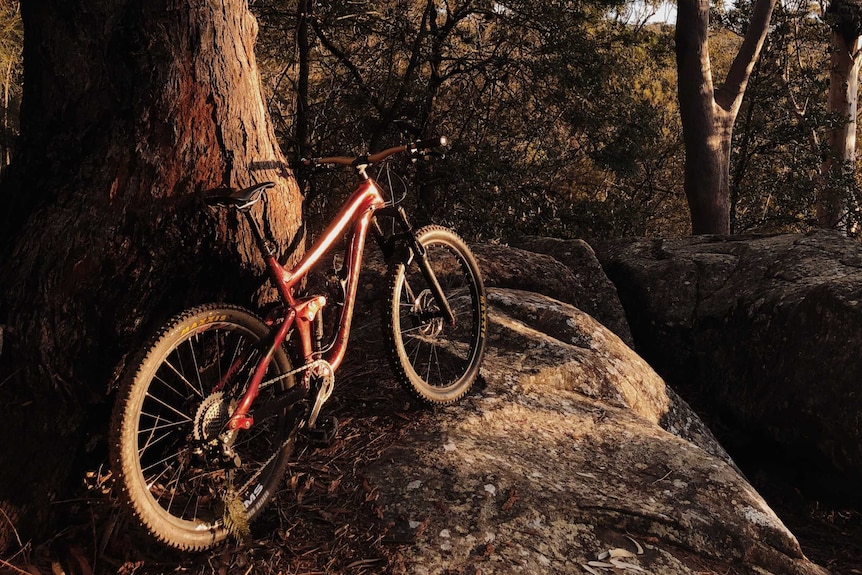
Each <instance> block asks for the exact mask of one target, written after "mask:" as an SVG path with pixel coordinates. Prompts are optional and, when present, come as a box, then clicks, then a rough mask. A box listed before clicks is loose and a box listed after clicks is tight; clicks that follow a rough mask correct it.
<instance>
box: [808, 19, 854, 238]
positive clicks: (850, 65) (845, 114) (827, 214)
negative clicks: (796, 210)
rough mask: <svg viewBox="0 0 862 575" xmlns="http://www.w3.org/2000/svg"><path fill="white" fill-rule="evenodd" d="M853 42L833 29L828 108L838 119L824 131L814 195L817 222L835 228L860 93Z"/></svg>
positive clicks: (844, 201)
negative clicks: (825, 147)
mask: <svg viewBox="0 0 862 575" xmlns="http://www.w3.org/2000/svg"><path fill="white" fill-rule="evenodd" d="M852 44H853V45H852V46H851V45H848V44H847V41H846V40H845V39H844V37H843V36H842V35H841V33H839V32H838V31H833V32H832V50H831V70H830V75H829V98H828V100H827V102H826V110H827V112H829V113H831V114H834V115H836V116H838V117H839V118H840V119H841V120H840V123H839V124H838V125H837V126H836V127H835V128H833V129H831V130H830V131H829V132H828V134H827V141H828V143H829V152H830V153H829V155H828V156H827V157H826V158H825V159H824V160H823V164H822V166H821V169H820V173H821V174H822V177H823V180H824V182H823V185H822V187H821V190H820V194H819V195H818V197H817V225H818V226H820V227H823V228H836V227H838V226H839V225H840V224H841V223H842V221H843V222H845V223H847V222H846V216H847V208H848V200H849V199H850V198H849V194H848V193H847V184H846V182H848V180H850V179H851V178H852V177H853V176H852V174H853V171H854V166H855V164H856V101H857V98H858V93H859V65H860V63H862V58H860V55H859V53H858V51H859V49H860V39H859V38H858V37H857V38H856V39H855V40H854V41H853V42H852Z"/></svg>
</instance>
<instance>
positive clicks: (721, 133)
mask: <svg viewBox="0 0 862 575" xmlns="http://www.w3.org/2000/svg"><path fill="white" fill-rule="evenodd" d="M775 1H776V0H756V1H755V3H754V9H753V12H752V16H751V20H750V22H749V25H748V29H747V32H746V35H745V38H744V39H743V42H742V46H741V47H740V49H739V52H737V54H736V57H735V58H734V60H733V63H732V64H731V67H730V70H729V71H728V73H727V77H726V78H725V80H724V83H723V84H721V85H720V86H718V87H717V88H714V86H713V77H712V68H711V65H710V60H709V4H710V3H709V0H680V1H679V2H678V3H677V24H676V64H677V74H678V80H677V84H678V90H679V108H680V118H681V120H682V133H683V141H684V143H685V176H684V178H685V180H684V184H683V185H684V187H685V195H686V198H687V199H688V206H689V210H690V212H691V227H692V233H693V234H729V233H730V231H731V230H730V176H729V173H730V145H731V138H732V136H733V124H734V122H736V116H737V114H738V113H739V108H740V106H741V105H742V98H743V96H744V95H745V88H746V86H747V84H748V78H749V76H750V75H751V70H752V69H753V67H754V64H755V62H756V61H757V58H758V57H759V55H760V49H761V47H762V46H763V42H764V40H765V39H766V33H767V30H768V27H769V19H770V17H771V16H772V9H773V8H774V7H775Z"/></svg>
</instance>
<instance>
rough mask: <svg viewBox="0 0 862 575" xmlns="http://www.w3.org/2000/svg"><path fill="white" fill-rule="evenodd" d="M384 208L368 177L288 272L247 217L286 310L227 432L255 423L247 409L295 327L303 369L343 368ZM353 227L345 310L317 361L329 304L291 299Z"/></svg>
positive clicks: (321, 299) (317, 298)
mask: <svg viewBox="0 0 862 575" xmlns="http://www.w3.org/2000/svg"><path fill="white" fill-rule="evenodd" d="M384 205H385V200H384V199H383V196H382V194H381V192H380V190H379V188H378V187H377V185H376V184H375V183H374V181H373V180H371V179H366V180H365V181H364V182H363V183H362V184H361V185H360V186H359V187H358V188H357V189H356V190H355V191H354V192H353V194H351V196H350V198H349V199H348V200H347V202H346V203H345V205H344V206H343V207H342V208H341V211H340V212H339V213H338V215H337V216H336V218H335V220H334V221H333V223H332V224H331V225H330V226H329V228H328V229H327V230H326V232H325V233H324V235H323V236H322V237H321V238H320V239H318V240H317V242H315V244H314V246H313V247H312V248H311V249H310V250H309V251H308V252H306V254H305V256H304V257H303V258H302V260H301V261H300V262H299V263H298V264H297V265H296V266H295V267H293V268H292V269H290V270H288V269H287V268H285V267H284V266H282V265H281V264H279V263H278V260H277V259H276V257H275V251H274V250H273V249H269V248H267V247H266V246H267V243H266V242H265V240H264V239H263V236H262V235H261V233H260V230H259V229H258V227H257V225H256V224H255V223H254V221H253V220H252V218H251V216H248V220H249V221H250V222H251V224H252V230H253V231H254V234H255V235H256V236H257V239H258V244H259V245H260V246H261V248H262V251H263V253H264V254H265V255H264V257H265V260H266V265H267V268H268V270H269V275H270V277H271V278H272V281H273V283H274V284H275V287H276V289H277V290H278V292H279V294H280V295H281V299H282V301H283V302H285V303H286V304H287V311H286V314H285V315H284V318H283V319H282V321H281V323H280V325H279V326H278V329H277V331H275V334H274V338H273V341H272V342H271V345H270V347H269V350H268V351H267V353H266V354H265V355H264V356H263V357H262V358H261V360H260V361H259V362H258V365H257V367H256V369H255V372H254V375H253V377H252V380H251V383H250V384H249V387H248V389H247V390H246V392H245V394H244V395H243V397H242V399H241V400H240V401H239V404H238V406H237V409H236V411H235V412H234V414H233V416H231V419H230V421H229V422H228V428H229V429H232V430H235V429H249V428H250V427H251V426H252V424H253V423H254V422H253V419H252V417H251V416H250V415H249V414H248V412H249V409H251V405H252V403H253V402H254V400H255V398H256V397H257V394H258V391H259V389H260V385H261V383H262V382H263V378H264V375H265V374H266V371H267V369H268V367H269V363H270V361H271V360H272V357H273V356H274V355H275V352H276V350H277V349H278V348H279V346H280V345H282V344H283V343H284V341H285V338H286V337H287V335H288V334H289V333H290V331H291V329H292V328H296V331H297V334H298V335H299V346H298V347H299V352H300V353H301V354H302V356H303V360H304V361H305V365H308V364H310V363H311V362H313V361H315V360H316V359H323V360H325V361H326V362H327V364H328V367H327V368H326V369H332V370H333V371H334V370H336V369H338V366H339V365H341V362H342V360H343V359H344V354H345V352H346V351H347V339H348V337H349V335H350V325H351V321H352V318H353V306H354V303H355V300H356V288H357V285H358V282H359V270H360V267H361V265H362V255H363V253H364V249H365V240H366V238H367V235H368V226H369V224H370V223H371V219H372V217H373V216H374V212H375V210H377V209H378V208H382V207H383V206H384ZM351 224H352V225H353V230H352V233H351V240H350V244H349V247H348V249H347V253H346V257H345V262H344V265H345V268H346V270H347V276H346V287H345V294H344V306H343V308H342V310H341V319H340V321H339V325H338V331H337V332H336V334H335V339H334V341H333V344H332V346H331V347H330V348H329V349H328V350H327V351H326V352H325V354H324V355H323V357H322V358H315V357H314V355H315V353H319V352H315V351H314V349H313V347H314V346H313V345H312V326H313V324H314V320H315V318H316V317H317V314H318V313H320V311H321V310H322V309H323V308H324V307H325V306H326V304H327V300H326V297H325V296H322V295H318V296H313V297H310V298H306V299H299V300H298V299H296V298H295V297H294V295H293V292H294V288H295V287H296V286H297V284H299V283H300V282H301V281H302V279H303V278H304V277H305V276H306V274H308V272H309V270H311V268H312V267H313V266H314V265H315V264H316V263H317V262H318V261H320V258H321V257H322V256H323V255H324V254H325V253H327V252H328V251H329V249H330V248H331V247H332V245H333V244H334V243H335V242H336V241H337V240H338V239H339V238H340V237H342V236H343V234H344V232H345V230H346V229H347V227H348V226H350V225H351ZM322 375H331V374H322ZM303 387H304V388H303V389H300V390H297V391H298V392H299V393H301V397H297V398H296V399H301V398H302V397H304V396H305V395H306V394H307V393H308V388H307V386H303Z"/></svg>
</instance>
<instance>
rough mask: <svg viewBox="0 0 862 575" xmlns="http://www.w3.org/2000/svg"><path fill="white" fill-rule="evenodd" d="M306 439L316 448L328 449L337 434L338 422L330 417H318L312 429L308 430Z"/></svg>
mask: <svg viewBox="0 0 862 575" xmlns="http://www.w3.org/2000/svg"><path fill="white" fill-rule="evenodd" d="M306 432H307V433H308V439H309V441H311V443H313V444H315V445H317V446H318V447H328V446H329V445H331V444H332V441H333V440H334V439H335V436H336V435H337V434H338V420H337V419H336V418H334V417H332V416H331V415H330V416H329V417H319V418H318V419H317V421H316V422H315V424H314V427H310V428H308V430H307V431H306Z"/></svg>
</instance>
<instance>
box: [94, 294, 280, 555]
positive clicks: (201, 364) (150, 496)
mask: <svg viewBox="0 0 862 575" xmlns="http://www.w3.org/2000/svg"><path fill="white" fill-rule="evenodd" d="M268 334H269V328H268V327H267V326H266V325H265V324H264V323H263V322H262V321H261V320H260V319H259V318H257V317H256V316H254V315H252V314H251V313H249V312H247V311H245V310H243V309H242V308H238V307H235V306H227V305H207V306H201V307H197V308H194V309H191V310H189V311H186V312H184V313H182V314H180V315H178V316H176V317H174V318H173V319H172V320H170V321H169V322H168V323H167V324H166V325H165V327H164V328H163V329H162V330H160V331H159V333H158V334H157V335H156V336H155V337H154V338H153V339H152V340H151V342H150V345H149V346H148V347H147V349H146V350H145V351H144V352H143V353H142V354H140V355H139V356H138V358H137V360H136V361H135V362H134V363H133V364H132V365H131V366H130V369H129V370H128V371H127V373H128V375H127V376H126V377H125V379H124V381H123V382H122V383H121V385H120V388H119V391H118V396H117V400H116V403H115V406H114V413H113V418H112V424H111V442H110V449H111V459H112V463H113V467H114V475H115V478H116V485H117V486H118V487H119V495H120V498H121V500H122V501H124V502H125V503H127V504H128V508H129V509H130V510H131V512H132V514H133V515H134V516H135V517H136V519H137V520H139V522H140V523H141V525H142V526H143V527H144V529H145V530H146V531H147V533H148V534H149V535H150V536H151V537H153V538H155V539H156V540H158V541H160V542H162V543H165V544H167V545H169V546H171V547H174V548H177V549H182V550H198V549H205V548H207V547H211V546H213V545H215V544H216V543H218V542H220V541H222V540H223V539H224V538H225V537H227V536H228V535H229V534H230V533H231V532H232V531H234V532H243V531H245V530H246V529H247V525H246V522H247V521H250V520H251V519H253V518H254V517H255V516H256V515H257V514H258V513H259V512H260V511H261V509H263V507H264V505H265V504H266V503H267V502H268V501H269V500H270V499H271V497H272V496H273V494H274V493H275V491H276V488H277V487H278V485H279V483H280V481H281V478H282V476H283V475H284V471H285V468H286V466H287V463H288V460H289V458H290V455H291V453H292V450H293V435H292V431H293V430H292V429H291V428H292V427H293V422H292V418H291V417H290V414H289V412H288V409H287V408H286V407H282V408H279V409H273V410H270V411H271V412H273V413H272V414H271V415H269V416H265V417H261V419H260V420H257V419H256V420H255V422H254V425H253V426H252V427H251V429H248V430H240V431H238V432H237V435H236V437H235V441H234V442H233V444H232V446H231V447H230V448H229V449H225V448H224V447H223V446H224V445H225V442H224V441H223V438H224V436H223V435H222V432H223V431H224V430H225V426H226V423H227V421H228V419H229V418H230V415H231V414H232V412H233V410H234V409H235V405H236V401H237V400H238V398H240V397H241V396H242V394H243V392H244V391H245V389H246V386H247V385H248V383H249V381H250V379H251V376H252V373H253V371H254V368H255V366H256V365H257V362H258V360H259V359H260V357H261V353H265V350H263V351H262V350H261V347H262V346H261V345H260V343H261V341H262V340H265V339H266V338H267V336H268ZM290 371H291V364H290V361H289V359H288V358H287V355H286V354H285V353H284V351H283V350H281V349H279V350H277V352H276V353H275V356H274V357H273V359H272V361H271V362H270V365H269V369H268V372H267V374H266V377H265V378H264V381H267V380H270V379H272V378H273V377H276V376H278V375H280V374H286V373H289V372H290ZM293 383H294V380H293V376H292V375H291V376H288V377H286V378H284V379H282V380H280V381H278V382H277V383H273V384H271V385H268V386H266V387H264V386H262V387H261V390H260V395H259V396H258V398H257V400H256V401H255V405H256V406H260V405H262V404H264V403H265V402H266V401H267V400H269V399H272V398H274V397H276V396H277V395H278V394H279V393H280V392H282V391H283V390H284V389H286V388H288V387H291V386H292V385H293ZM234 456H235V457H234Z"/></svg>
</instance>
